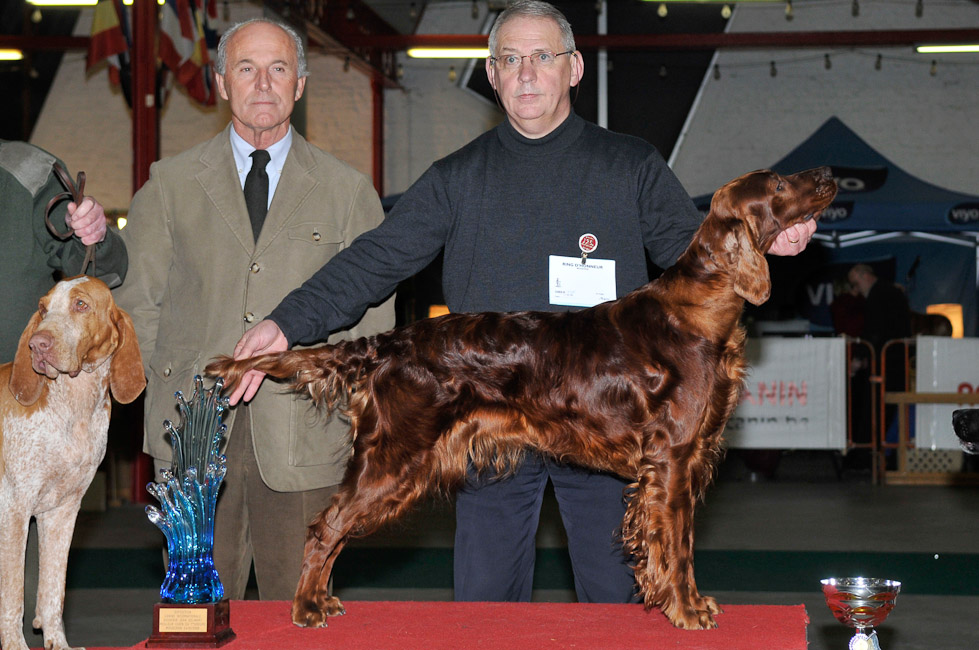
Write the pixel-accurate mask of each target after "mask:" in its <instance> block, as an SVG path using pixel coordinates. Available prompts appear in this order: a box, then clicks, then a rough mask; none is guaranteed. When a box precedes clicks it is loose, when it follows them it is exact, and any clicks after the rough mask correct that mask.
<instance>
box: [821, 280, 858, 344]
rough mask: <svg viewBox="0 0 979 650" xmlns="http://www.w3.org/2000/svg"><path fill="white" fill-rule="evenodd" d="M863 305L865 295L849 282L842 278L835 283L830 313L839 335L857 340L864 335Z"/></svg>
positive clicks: (834, 327) (834, 328)
mask: <svg viewBox="0 0 979 650" xmlns="http://www.w3.org/2000/svg"><path fill="white" fill-rule="evenodd" d="M863 303H864V297H863V294H862V293H860V290H859V289H857V287H855V286H854V285H853V284H851V283H850V281H849V280H845V279H842V278H840V279H838V280H836V281H835V282H833V303H832V304H831V305H830V306H829V311H830V314H831V316H832V319H833V330H834V331H835V332H836V333H837V334H846V335H847V336H850V337H853V338H857V337H859V336H860V335H861V334H862V333H863Z"/></svg>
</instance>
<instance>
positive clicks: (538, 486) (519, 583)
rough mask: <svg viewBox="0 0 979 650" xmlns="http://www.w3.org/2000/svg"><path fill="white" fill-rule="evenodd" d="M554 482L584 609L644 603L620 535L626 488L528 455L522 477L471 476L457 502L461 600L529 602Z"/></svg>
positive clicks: (458, 597) (519, 474) (615, 481)
mask: <svg viewBox="0 0 979 650" xmlns="http://www.w3.org/2000/svg"><path fill="white" fill-rule="evenodd" d="M548 479H550V480H551V482H552V483H553V485H554V494H555V496H556V497H557V502H558V507H559V509H560V512H561V519H562V521H563V522H564V528H565V531H566V532H567V535H568V551H569V553H570V555H571V564H572V566H573V568H574V584H575V591H576V593H577V595H578V601H579V602H583V603H626V602H638V599H637V597H636V594H635V592H636V586H635V577H634V574H633V571H632V569H631V568H629V558H628V557H627V556H626V555H625V554H624V553H623V551H622V545H621V540H620V537H619V528H620V527H621V525H622V516H623V514H624V513H625V501H624V498H623V490H624V489H625V487H626V485H627V482H626V481H623V480H622V479H620V478H618V477H614V476H609V475H606V474H597V473H594V472H590V471H587V470H584V469H581V468H578V467H574V466H570V465H561V464H558V463H556V462H554V461H552V460H550V459H545V458H542V457H541V456H540V455H538V454H535V453H527V454H526V455H525V458H524V461H523V463H522V464H521V466H520V468H519V470H518V471H517V473H516V475H515V476H513V477H512V478H506V479H502V480H480V479H478V478H477V477H476V476H474V474H473V473H472V472H470V477H469V483H468V485H467V486H466V488H464V489H462V490H460V491H459V492H458V493H457V495H456V538H455V557H454V559H455V599H456V600H457V601H519V602H527V601H529V600H530V595H531V590H532V587H533V577H534V557H535V543H534V542H535V537H536V533H537V524H538V520H539V518H540V508H541V502H542V501H543V497H544V488H545V486H546V485H547V481H548Z"/></svg>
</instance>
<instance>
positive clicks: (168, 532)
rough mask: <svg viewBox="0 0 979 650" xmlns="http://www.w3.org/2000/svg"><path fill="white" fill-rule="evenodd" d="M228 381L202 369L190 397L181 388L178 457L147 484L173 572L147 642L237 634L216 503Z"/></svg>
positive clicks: (175, 430)
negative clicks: (208, 384)
mask: <svg viewBox="0 0 979 650" xmlns="http://www.w3.org/2000/svg"><path fill="white" fill-rule="evenodd" d="M222 388H224V380H223V379H220V378H219V379H218V380H217V381H216V382H215V384H214V387H213V388H210V389H205V388H204V382H203V380H202V379H201V377H200V375H198V376H195V377H194V393H193V395H191V397H190V400H185V399H184V395H183V392H181V391H177V393H176V394H175V397H176V400H177V408H178V410H179V412H180V424H179V426H177V427H174V426H173V423H172V422H170V420H167V421H166V422H164V423H163V426H164V428H165V429H166V431H167V434H168V435H169V437H170V443H171V444H172V445H173V461H172V462H171V465H170V467H169V468H164V469H162V470H160V479H161V480H160V482H156V483H149V484H148V485H147V486H146V490H147V491H148V492H149V493H150V494H152V495H153V496H154V497H155V498H156V500H157V501H158V502H159V504H160V505H159V507H156V506H146V515H147V517H149V519H150V521H151V522H153V523H154V524H155V525H156V526H157V528H159V529H160V530H161V531H163V535H164V536H165V537H166V540H167V572H166V576H165V577H164V580H163V585H162V586H161V587H160V598H161V599H162V601H163V602H162V603H158V604H157V605H156V608H155V610H154V617H153V634H152V636H150V638H149V639H148V640H147V642H146V646H147V647H191V646H192V647H206V648H216V647H218V646H221V645H224V644H225V643H227V642H228V641H231V640H232V639H233V638H234V637H235V634H234V632H232V630H231V627H230V624H229V620H230V607H229V603H228V601H227V600H225V599H224V586H223V585H222V584H221V579H220V577H219V576H218V572H217V570H216V569H215V568H214V510H215V506H216V505H217V499H218V491H219V490H220V489H221V482H222V481H223V480H224V476H225V473H226V472H227V462H226V459H225V457H224V456H223V455H222V454H221V453H220V451H219V450H220V447H221V441H222V439H223V438H224V434H225V432H226V431H227V425H225V424H224V423H222V421H221V419H222V417H221V416H222V414H223V413H224V411H225V410H226V409H227V408H228V399H227V398H225V397H221V390H222ZM188 644H190V645H188Z"/></svg>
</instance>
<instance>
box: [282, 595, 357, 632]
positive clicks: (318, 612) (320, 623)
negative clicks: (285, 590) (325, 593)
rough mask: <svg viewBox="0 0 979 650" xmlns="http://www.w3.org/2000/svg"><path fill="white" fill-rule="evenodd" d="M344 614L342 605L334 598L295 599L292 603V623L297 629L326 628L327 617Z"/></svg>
mask: <svg viewBox="0 0 979 650" xmlns="http://www.w3.org/2000/svg"><path fill="white" fill-rule="evenodd" d="M345 613H346V610H345V609H344V608H343V603H342V602H340V599H339V598H337V597H336V596H329V597H327V598H314V599H308V598H296V599H295V600H294V601H293V602H292V622H293V623H294V624H295V625H298V626H299V627H326V619H327V617H330V616H342V615H343V614H345Z"/></svg>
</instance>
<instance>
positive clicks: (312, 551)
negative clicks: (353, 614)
mask: <svg viewBox="0 0 979 650" xmlns="http://www.w3.org/2000/svg"><path fill="white" fill-rule="evenodd" d="M346 496H347V495H346V494H345V493H344V492H342V491H341V492H340V493H339V494H337V496H336V497H334V499H333V503H332V504H331V505H330V507H329V508H327V509H326V510H324V511H323V512H321V513H320V514H319V515H317V516H316V518H315V519H314V520H313V523H311V524H310V525H309V529H308V530H307V531H306V547H305V550H304V557H303V569H302V573H301V574H300V576H299V584H298V585H297V586H296V595H295V597H294V598H293V601H292V622H293V623H295V624H296V625H299V626H301V627H324V626H325V625H326V618H327V617H328V616H339V615H340V614H343V613H344V610H343V604H342V603H341V602H340V599H339V598H337V597H336V596H331V595H330V593H329V581H330V574H331V573H332V572H333V563H334V562H336V559H337V556H338V555H339V554H340V551H341V550H343V547H344V546H345V545H346V543H347V539H348V536H349V532H350V524H349V523H347V521H346V519H345V518H344V517H343V516H342V515H343V513H344V511H345V509H346V508H347V505H346V503H345V502H346V501H347V499H346Z"/></svg>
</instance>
